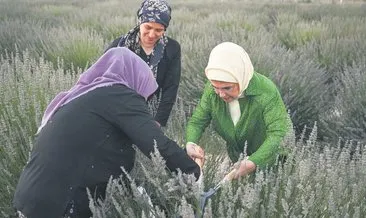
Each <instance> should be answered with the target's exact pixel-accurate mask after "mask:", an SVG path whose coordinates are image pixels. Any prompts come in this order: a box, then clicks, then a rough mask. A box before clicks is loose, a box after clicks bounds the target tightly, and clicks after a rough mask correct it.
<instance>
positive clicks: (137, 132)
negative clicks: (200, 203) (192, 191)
mask: <svg viewBox="0 0 366 218" xmlns="http://www.w3.org/2000/svg"><path fill="white" fill-rule="evenodd" d="M111 99H112V100H111V103H110V104H109V105H108V108H109V109H108V110H109V111H108V112H107V113H106V114H109V116H108V118H107V119H108V120H109V121H110V122H112V123H113V125H115V126H117V127H118V128H120V129H121V131H122V132H123V133H125V134H126V135H127V137H128V138H129V139H130V140H131V142H132V143H133V144H135V145H136V146H137V147H138V148H139V149H140V150H141V151H142V152H143V153H144V154H145V155H146V156H148V157H150V154H151V153H152V152H153V151H154V145H155V142H156V145H157V149H158V150H159V152H160V154H161V156H162V157H163V158H164V159H165V161H166V165H167V167H168V168H169V169H170V170H171V171H176V169H178V168H179V169H180V170H181V171H182V172H184V173H187V174H192V173H193V174H194V175H195V177H196V178H197V179H198V177H199V175H200V168H199V166H198V165H197V164H196V163H195V162H194V161H193V160H192V159H191V158H190V157H189V156H188V155H187V153H186V152H185V151H184V150H183V149H182V148H180V147H179V146H178V144H176V143H175V142H174V141H172V140H171V139H169V138H168V137H167V136H165V135H164V133H163V132H162V130H161V129H160V128H159V127H158V125H157V124H156V123H155V121H154V119H153V117H152V116H151V115H150V113H149V112H148V110H147V106H146V103H145V101H144V99H143V97H141V96H139V95H138V94H136V93H134V94H131V93H130V94H129V95H127V96H126V95H125V94H116V95H114V97H113V98H111ZM105 107H107V106H105Z"/></svg>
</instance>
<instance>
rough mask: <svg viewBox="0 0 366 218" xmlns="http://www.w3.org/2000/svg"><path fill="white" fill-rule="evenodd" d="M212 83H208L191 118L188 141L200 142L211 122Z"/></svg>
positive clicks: (187, 135) (187, 133)
mask: <svg viewBox="0 0 366 218" xmlns="http://www.w3.org/2000/svg"><path fill="white" fill-rule="evenodd" d="M210 89H212V88H211V85H210V83H209V82H208V83H206V85H205V89H204V91H203V94H202V97H201V99H200V101H199V103H198V105H197V107H196V109H195V110H194V112H193V114H192V117H191V118H190V119H189V121H188V124H187V129H186V141H187V142H194V143H196V144H198V141H199V140H200V139H201V136H202V134H203V132H204V131H205V129H206V127H207V126H208V125H209V124H210V122H211V118H212V116H211V110H212V107H211V102H210V100H211V94H210Z"/></svg>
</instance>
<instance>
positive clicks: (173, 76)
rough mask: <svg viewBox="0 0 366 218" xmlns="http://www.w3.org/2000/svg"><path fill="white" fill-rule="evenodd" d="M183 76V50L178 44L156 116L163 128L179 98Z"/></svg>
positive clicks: (167, 73) (165, 80)
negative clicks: (179, 88)
mask: <svg viewBox="0 0 366 218" xmlns="http://www.w3.org/2000/svg"><path fill="white" fill-rule="evenodd" d="M180 76H181V49H180V45H179V44H178V43H177V44H176V52H175V54H174V56H173V57H172V59H171V60H170V61H169V66H168V71H167V72H166V78H165V79H164V84H163V86H162V87H161V88H162V96H161V101H160V104H159V108H158V110H157V112H156V115H155V120H156V121H158V122H159V123H160V124H161V125H162V126H166V123H167V122H168V119H169V115H170V112H171V111H172V108H173V105H174V103H175V100H176V98H177V92H178V87H179V81H180Z"/></svg>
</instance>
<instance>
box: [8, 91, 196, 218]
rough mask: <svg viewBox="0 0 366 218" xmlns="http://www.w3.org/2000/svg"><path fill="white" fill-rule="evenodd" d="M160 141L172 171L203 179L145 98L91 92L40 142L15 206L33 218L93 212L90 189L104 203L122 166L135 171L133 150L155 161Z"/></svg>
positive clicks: (63, 112) (63, 111) (54, 121)
mask: <svg viewBox="0 0 366 218" xmlns="http://www.w3.org/2000/svg"><path fill="white" fill-rule="evenodd" d="M154 140H156V142H157V146H158V150H159V151H160V153H161V155H162V157H163V158H164V159H165V160H166V164H167V167H168V168H169V169H170V170H173V171H174V170H176V169H177V168H180V169H181V170H182V171H183V172H185V173H189V174H191V173H194V175H195V176H196V177H198V176H199V174H200V169H199V167H198V165H197V164H196V163H195V162H194V161H193V160H192V159H191V158H189V157H188V156H187V154H186V152H185V151H184V150H183V149H181V148H180V147H179V146H178V145H177V144H176V143H175V142H174V141H172V140H170V139H169V138H167V137H166V136H165V135H164V133H163V132H162V131H161V129H160V128H159V127H158V126H157V125H156V123H155V121H154V119H153V118H152V116H151V115H150V114H149V112H148V111H147V107H146V102H145V99H144V98H143V97H141V96H140V95H138V94H137V93H136V92H135V91H133V90H131V89H129V88H127V87H126V86H123V85H114V86H109V87H103V88H97V89H95V90H93V91H90V92H88V93H87V94H85V95H82V96H80V97H78V98H76V99H74V100H73V101H71V102H69V103H68V104H66V105H65V106H63V107H61V108H60V109H59V110H58V111H57V112H56V113H55V114H54V115H53V116H52V117H51V119H50V120H49V122H48V123H47V124H46V126H45V127H44V128H43V129H42V131H41V132H40V133H39V135H38V136H37V138H36V141H35V144H34V147H33V151H32V153H31V157H30V160H29V162H28V163H27V165H26V166H25V168H24V171H23V172H22V174H21V177H20V179H19V182H18V185H17V188H16V192H15V196H14V206H15V208H16V209H17V210H20V211H21V212H22V213H23V214H25V215H26V216H27V217H28V218H50V217H52V218H54V217H55V218H57V217H61V216H62V215H63V214H64V212H65V208H66V205H67V204H68V203H69V202H70V201H74V202H75V204H76V205H77V207H78V208H79V210H84V211H88V210H89V209H88V198H87V195H86V188H87V187H88V188H89V189H91V191H92V193H97V195H98V196H101V197H103V195H105V188H106V185H107V182H108V179H109V178H110V176H113V177H118V176H119V175H121V174H122V170H121V168H120V167H121V166H123V167H124V168H125V169H126V170H127V171H130V170H131V169H132V167H133V164H134V158H135V150H134V149H133V148H132V144H135V145H136V146H137V147H138V148H139V149H140V150H141V151H142V152H143V153H144V154H145V155H149V154H150V153H151V152H153V149H154Z"/></svg>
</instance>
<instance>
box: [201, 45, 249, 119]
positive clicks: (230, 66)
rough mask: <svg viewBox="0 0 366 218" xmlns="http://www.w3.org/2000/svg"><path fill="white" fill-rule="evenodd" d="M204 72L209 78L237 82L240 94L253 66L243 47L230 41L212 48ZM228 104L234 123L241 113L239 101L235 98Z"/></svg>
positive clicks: (246, 85) (246, 83)
mask: <svg viewBox="0 0 366 218" xmlns="http://www.w3.org/2000/svg"><path fill="white" fill-rule="evenodd" d="M205 73H206V76H207V78H208V79H209V80H216V81H222V82H232V83H238V84H239V89H240V92H239V96H241V95H242V93H243V92H244V90H245V89H246V88H247V87H248V85H249V81H250V80H251V78H252V77H253V73H254V68H253V64H252V62H251V60H250V58H249V55H248V54H247V52H246V51H245V50H244V48H242V47H241V46H239V45H237V44H235V43H232V42H223V43H221V44H219V45H217V46H216V47H215V48H213V49H212V51H211V53H210V57H209V60H208V64H207V67H206V69H205ZM239 96H238V97H239ZM228 105H229V111H230V115H231V118H232V120H233V123H234V125H236V124H237V122H238V121H239V118H240V115H241V112H240V106H239V101H238V99H235V100H233V101H232V102H230V103H228Z"/></svg>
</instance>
